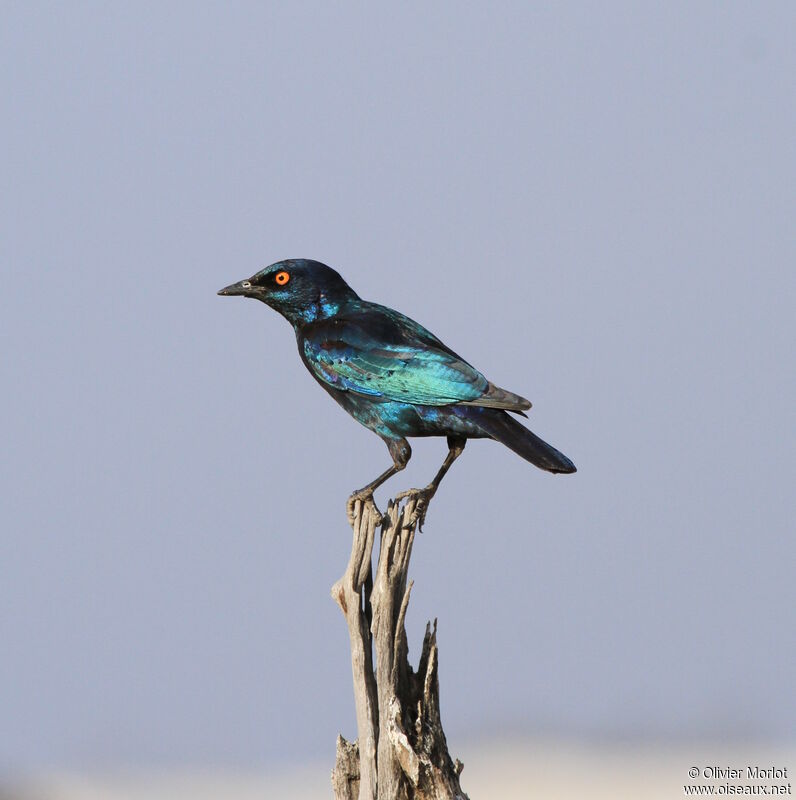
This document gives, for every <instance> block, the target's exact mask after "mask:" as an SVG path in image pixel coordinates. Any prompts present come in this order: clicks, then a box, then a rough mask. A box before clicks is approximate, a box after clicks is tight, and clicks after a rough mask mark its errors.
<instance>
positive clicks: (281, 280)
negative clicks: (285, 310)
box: [274, 270, 290, 286]
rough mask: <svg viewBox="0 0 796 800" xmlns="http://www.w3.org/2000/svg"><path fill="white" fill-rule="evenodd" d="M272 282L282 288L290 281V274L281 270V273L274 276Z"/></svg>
mask: <svg viewBox="0 0 796 800" xmlns="http://www.w3.org/2000/svg"><path fill="white" fill-rule="evenodd" d="M274 280H275V281H276V282H277V283H278V284H279V285H280V286H284V285H285V284H286V283H287V282H288V281H289V280H290V274H289V273H287V272H285V271H284V270H282V272H277V273H276V275H275V276H274Z"/></svg>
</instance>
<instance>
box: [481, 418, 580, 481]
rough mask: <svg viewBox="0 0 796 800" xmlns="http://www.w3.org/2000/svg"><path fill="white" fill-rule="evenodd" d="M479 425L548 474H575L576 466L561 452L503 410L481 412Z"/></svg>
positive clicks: (488, 434)
mask: <svg viewBox="0 0 796 800" xmlns="http://www.w3.org/2000/svg"><path fill="white" fill-rule="evenodd" d="M478 426H479V427H480V428H482V429H483V431H484V433H485V434H486V435H487V436H489V437H490V438H491V439H495V440H496V441H498V442H500V443H501V444H505V445H506V447H508V448H509V449H511V450H513V451H514V452H515V453H516V454H517V455H518V456H522V457H523V458H524V459H525V460H526V461H530V462H531V464H534V465H535V466H537V467H539V468H540V469H546V470H547V471H548V472H563V473H570V472H577V468H576V467H575V465H574V464H573V463H572V461H570V459H568V458H567V457H566V456H565V455H564V454H563V453H562V452H560V451H559V450H556V449H555V447H553V446H552V445H549V444H548V443H547V442H545V441H543V440H542V439H540V438H539V437H538V436H537V435H536V434H535V433H532V432H531V431H529V430H528V429H527V428H526V427H525V426H524V425H521V424H520V423H519V422H517V420H516V419H514V417H512V416H510V415H509V414H507V413H506V412H505V411H495V412H493V411H492V409H484V413H482V414H481V415H480V416H479V419H478Z"/></svg>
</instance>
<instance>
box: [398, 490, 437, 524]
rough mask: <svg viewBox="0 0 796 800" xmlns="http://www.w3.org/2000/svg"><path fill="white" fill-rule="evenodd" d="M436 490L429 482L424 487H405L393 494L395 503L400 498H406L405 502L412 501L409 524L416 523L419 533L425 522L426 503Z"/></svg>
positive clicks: (427, 503)
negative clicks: (405, 488)
mask: <svg viewBox="0 0 796 800" xmlns="http://www.w3.org/2000/svg"><path fill="white" fill-rule="evenodd" d="M436 492H437V487H436V486H435V485H434V484H433V483H430V484H429V485H428V486H426V488H425V489H407V490H406V491H404V492H399V493H398V494H397V495H395V502H396V503H399V502H400V501H401V500H406V501H407V504H408V503H411V502H412V501H414V508H413V509H412V510H411V516H410V518H409V524H410V525H414V524H415V523H417V528H418V530H419V531H420V532H421V533H422V532H423V525H425V523H426V513H427V512H428V505H429V503H430V502H431V498H432V497H433V496H434V495H435V494H436Z"/></svg>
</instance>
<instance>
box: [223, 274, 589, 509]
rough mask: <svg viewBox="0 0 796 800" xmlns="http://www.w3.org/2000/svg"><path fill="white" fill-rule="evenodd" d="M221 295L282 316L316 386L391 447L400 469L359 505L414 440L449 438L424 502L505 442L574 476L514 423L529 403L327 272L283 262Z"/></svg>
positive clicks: (401, 461)
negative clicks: (467, 461) (478, 448)
mask: <svg viewBox="0 0 796 800" xmlns="http://www.w3.org/2000/svg"><path fill="white" fill-rule="evenodd" d="M219 294H223V295H243V296H246V297H252V298H256V299H258V300H261V301H262V302H264V303H266V304H268V305H270V306H271V307H272V308H274V309H275V310H277V311H279V313H281V314H282V315H283V316H284V317H285V318H286V319H287V320H288V321H289V322H290V323H291V325H292V326H293V329H294V330H295V333H296V340H297V342H298V348H299V354H300V356H301V358H302V360H303V362H304V364H305V366H306V367H307V369H308V370H309V371H310V373H311V374H312V375H313V377H314V378H315V379H316V380H317V381H318V383H319V384H320V385H321V386H322V387H323V388H324V389H325V390H326V391H327V392H328V393H329V394H330V395H331V396H332V397H333V398H334V399H335V400H336V401H337V402H338V403H339V404H340V405H341V406H342V407H343V408H344V409H345V410H346V411H348V413H349V414H351V415H352V416H353V417H354V418H355V419H356V420H357V421H359V422H361V423H362V424H363V425H364V426H365V427H367V428H370V430H372V431H374V432H375V433H377V434H378V435H379V436H381V437H382V438H383V439H384V441H385V442H386V443H387V447H388V448H389V450H390V454H391V455H392V458H393V466H392V467H391V468H390V469H388V470H387V471H386V472H385V473H383V474H382V475H380V476H379V477H378V478H377V479H376V480H374V481H372V482H371V483H369V484H368V485H367V486H365V487H364V488H363V489H361V490H359V492H357V493H355V495H357V496H359V497H364V496H367V495H369V494H370V493H372V491H373V489H375V488H376V487H377V486H378V485H380V484H381V483H382V482H383V481H385V480H386V479H387V478H389V477H390V476H391V475H393V474H394V473H395V472H397V471H398V470H400V469H403V467H404V466H406V463H407V461H408V460H409V458H410V456H411V449H410V447H409V443H408V442H407V441H406V438H407V437H410V436H446V437H448V446H449V453H448V457H447V458H446V459H445V463H444V464H443V465H442V468H441V469H440V471H439V472H438V474H437V476H436V477H435V479H434V481H432V483H431V484H430V485H429V486H428V487H427V489H426V490H425V491H426V494H427V498H426V499H428V498H429V497H430V496H431V495H432V494H433V493H434V491H436V488H437V486H438V485H439V482H440V480H441V479H442V477H443V475H444V474H445V472H446V471H447V469H448V468H449V467H450V464H452V463H453V461H454V460H455V459H456V458H457V457H458V455H459V454H460V453H461V451H462V450H463V449H464V445H465V443H466V441H467V439H468V438H483V437H488V438H492V439H495V440H497V441H500V442H502V443H503V444H505V445H506V446H508V447H510V448H511V449H512V450H514V451H515V452H517V453H518V454H519V455H521V456H522V457H523V458H525V459H527V460H528V461H531V462H532V463H533V464H535V465H536V466H538V467H540V468H542V469H545V470H548V471H549V472H575V465H574V464H573V463H572V462H571V461H570V460H569V459H568V458H567V457H566V456H565V455H563V453H560V452H559V451H558V450H556V449H555V448H554V447H551V446H550V445H548V444H547V443H546V442H543V441H542V440H541V439H539V438H538V437H537V436H535V434H533V433H532V432H531V431H529V430H528V429H527V428H525V427H524V426H522V425H521V424H520V423H519V422H517V420H516V419H513V418H512V417H511V416H510V415H509V414H508V413H507V411H513V412H515V413H518V414H523V411H524V410H526V409H528V408H530V407H531V404H530V402H528V401H527V400H525V399H524V398H523V397H520V396H519V395H516V394H514V393H512V392H508V391H506V390H505V389H501V388H499V387H497V386H495V385H494V384H492V383H490V382H489V381H488V380H487V379H486V378H485V377H484V376H483V375H482V374H481V373H480V372H479V371H478V370H477V369H475V368H474V367H473V366H472V365H471V364H469V363H467V362H466V361H465V360H464V359H463V358H461V357H460V356H459V355H457V354H456V353H455V352H454V351H453V350H451V349H450V348H449V347H447V346H446V345H445V344H443V343H442V342H441V341H440V340H439V339H438V338H437V337H436V336H434V334H432V333H431V332H430V331H428V330H427V329H426V328H424V327H423V326H422V325H420V324H418V323H417V322H415V321H414V320H412V319H409V317H406V316H404V315H403V314H401V313H399V312H398V311H394V310H393V309H391V308H387V307H386V306H382V305H378V304H377V303H371V302H368V301H366V300H362V299H361V298H360V297H359V296H358V295H357V294H356V293H355V292H354V291H353V290H352V289H351V288H350V287H349V286H348V284H346V282H345V281H344V280H343V279H342V278H341V277H340V275H338V273H337V272H335V271H334V270H333V269H331V268H330V267H327V266H326V265H324V264H321V263H319V262H317V261H308V260H304V259H292V260H289V261H280V262H277V263H276V264H272V265H271V266H269V267H266V268H265V269H264V270H262V271H260V272H258V273H257V274H256V275H254V276H252V277H251V278H249V279H248V280H244V281H240V282H239V283H236V284H233V285H232V286H228V287H226V288H225V289H222V290H221V291H220V292H219ZM523 416H524V414H523Z"/></svg>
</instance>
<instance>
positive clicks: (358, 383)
mask: <svg viewBox="0 0 796 800" xmlns="http://www.w3.org/2000/svg"><path fill="white" fill-rule="evenodd" d="M301 345H302V350H303V355H304V359H305V361H306V363H307V365H308V367H309V368H310V370H311V371H312V372H313V373H314V374H315V376H316V377H317V378H319V379H320V380H321V381H323V382H324V383H326V384H328V385H329V386H332V387H334V388H336V389H341V390H343V391H350V392H356V393H357V394H361V395H365V396H370V397H373V398H374V399H375V398H384V399H387V400H397V401H401V402H406V403H415V404H417V405H450V404H454V403H465V404H467V405H476V406H477V405H484V406H493V407H497V408H511V409H515V410H521V409H524V408H529V407H530V403H528V401H527V400H524V399H523V398H521V397H519V396H518V395H514V394H512V393H510V392H505V391H504V390H503V389H499V388H498V387H496V386H494V385H493V384H491V383H490V382H489V381H488V380H487V379H486V378H485V377H484V376H483V375H482V374H481V373H480V372H479V371H478V370H477V369H475V368H474V367H473V366H471V365H470V364H468V363H467V362H466V361H464V359H462V358H461V357H460V356H458V355H456V353H454V352H453V351H452V350H450V349H449V348H448V347H446V346H445V345H444V344H443V343H442V342H441V341H439V339H437V338H436V337H435V336H434V335H433V334H432V333H430V332H429V331H427V330H426V329H425V328H423V327H422V326H421V325H419V324H418V323H416V322H414V321H413V320H410V319H409V318H408V317H404V316H403V315H402V314H399V313H398V312H396V311H393V310H392V309H388V308H385V307H384V306H376V305H375V304H370V305H369V306H368V308H366V309H364V310H361V311H358V312H357V313H354V314H346V315H343V316H337V317H333V318H331V319H326V320H320V321H318V322H316V323H312V324H311V325H308V326H306V327H305V328H304V330H303V332H302V342H301Z"/></svg>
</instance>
